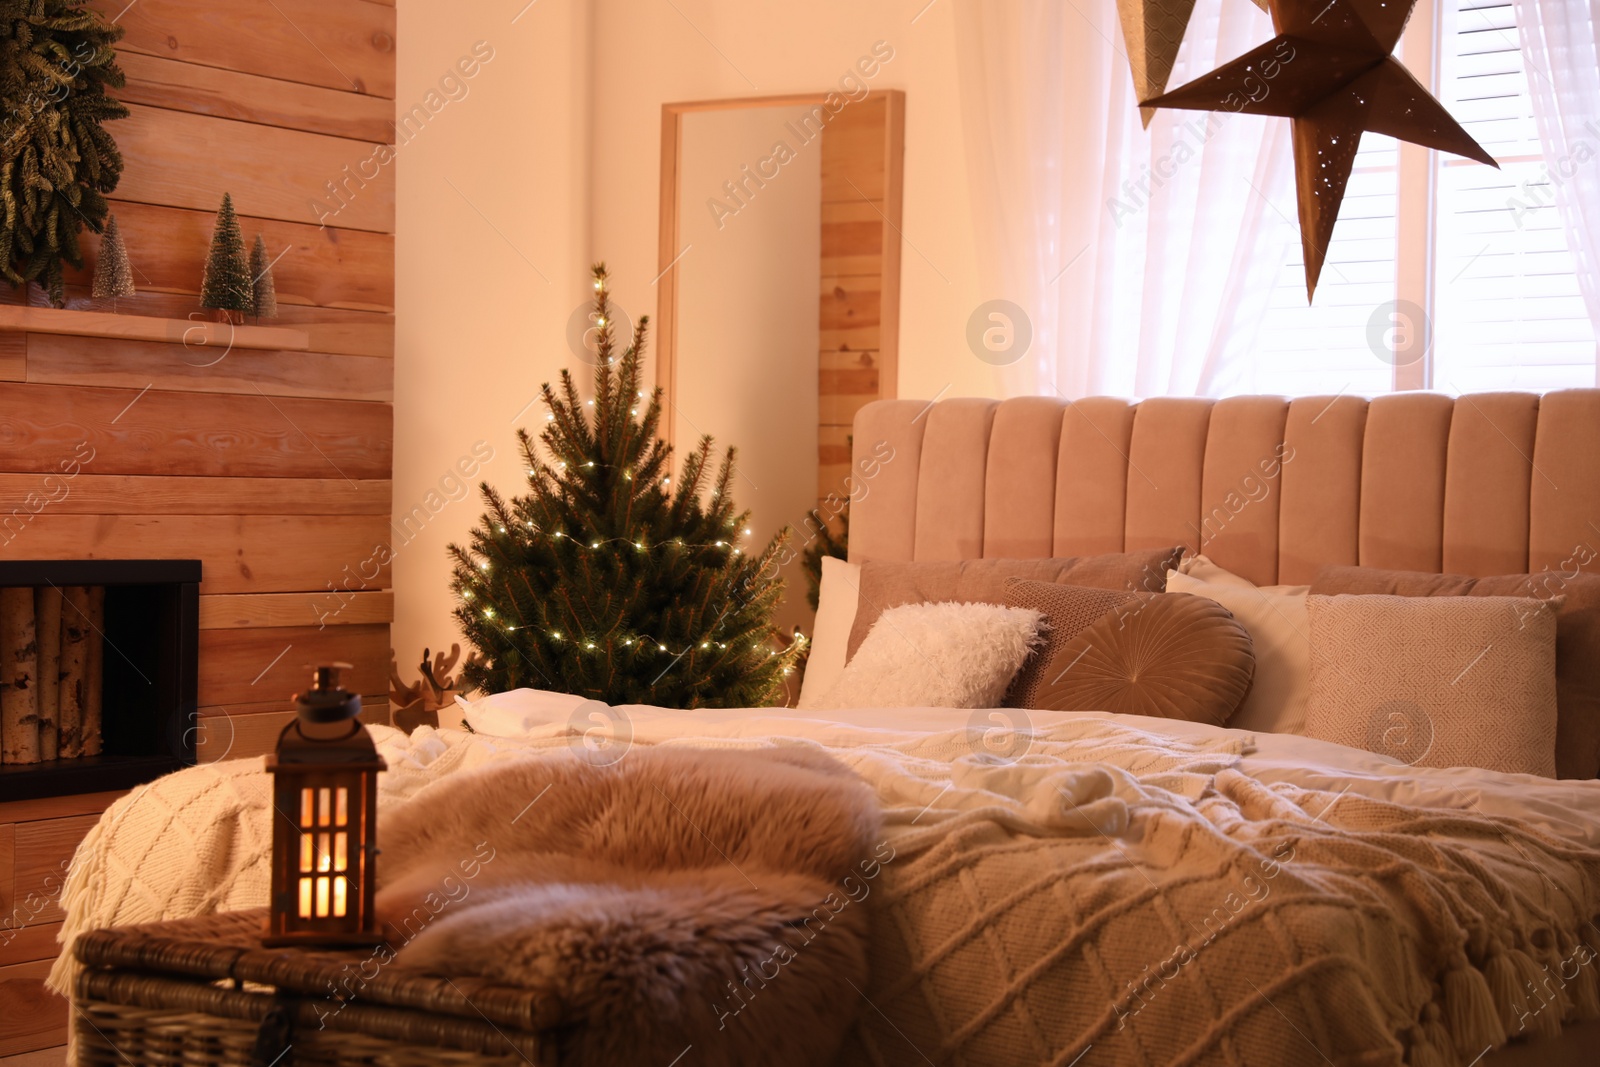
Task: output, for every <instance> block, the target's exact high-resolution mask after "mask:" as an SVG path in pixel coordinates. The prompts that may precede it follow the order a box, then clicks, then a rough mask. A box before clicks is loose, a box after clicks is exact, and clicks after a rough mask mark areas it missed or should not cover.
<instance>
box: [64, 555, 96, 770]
mask: <svg viewBox="0 0 1600 1067" xmlns="http://www.w3.org/2000/svg"><path fill="white" fill-rule="evenodd" d="M89 632H90V631H89V590H87V589H85V588H84V587H83V586H81V585H72V586H68V587H67V589H66V603H64V604H63V605H62V607H61V711H60V720H59V721H60V724H61V745H60V749H59V751H60V756H61V758H62V759H77V758H78V757H79V756H82V755H83V704H84V699H85V697H87V696H88V693H89V642H88V640H87V637H88V635H89Z"/></svg>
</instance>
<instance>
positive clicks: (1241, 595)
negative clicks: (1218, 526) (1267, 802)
mask: <svg viewBox="0 0 1600 1067" xmlns="http://www.w3.org/2000/svg"><path fill="white" fill-rule="evenodd" d="M1310 589H1311V587H1310V586H1308V585H1262V586H1258V585H1255V584H1254V583H1252V582H1251V581H1250V580H1249V579H1246V578H1241V577H1239V576H1238V575H1237V574H1234V573H1233V572H1232V571H1227V570H1224V569H1222V568H1221V567H1219V566H1217V565H1216V564H1215V563H1212V562H1211V561H1210V560H1209V559H1207V558H1206V557H1204V556H1192V557H1190V558H1189V559H1186V560H1184V561H1183V564H1182V570H1176V571H1168V572H1167V592H1169V593H1193V594H1194V595H1195V596H1203V597H1208V598H1210V599H1211V600H1214V601H1216V602H1217V603H1218V604H1221V605H1222V606H1223V607H1225V608H1227V609H1228V610H1229V611H1231V612H1232V613H1233V617H1234V618H1235V619H1237V620H1238V621H1239V623H1240V625H1242V626H1243V627H1244V628H1245V630H1246V631H1247V632H1248V633H1249V634H1250V643H1251V645H1253V646H1254V649H1255V655H1256V671H1255V678H1254V679H1253V680H1252V681H1251V683H1250V692H1249V693H1248V694H1246V696H1245V698H1244V703H1242V704H1240V705H1239V710H1238V711H1236V712H1234V714H1233V717H1232V718H1231V719H1229V720H1228V723H1227V725H1228V726H1229V727H1231V728H1233V729H1236V730H1254V731H1258V732H1261V733H1273V734H1304V733H1305V732H1306V701H1307V700H1308V699H1309V697H1310V694H1311V627H1310V623H1309V622H1308V621H1307V618H1306V594H1307V593H1308V592H1310Z"/></svg>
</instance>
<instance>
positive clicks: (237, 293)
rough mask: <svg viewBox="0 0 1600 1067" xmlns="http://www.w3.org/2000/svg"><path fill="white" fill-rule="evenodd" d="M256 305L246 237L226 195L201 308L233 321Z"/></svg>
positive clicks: (214, 235)
mask: <svg viewBox="0 0 1600 1067" xmlns="http://www.w3.org/2000/svg"><path fill="white" fill-rule="evenodd" d="M254 305H255V290H254V287H253V286H252V285H251V284H250V261H249V259H248V258H247V257H246V256H245V251H244V234H243V233H241V232H240V230H239V219H238V216H236V215H234V213H233V197H232V196H230V195H229V194H227V193H223V194H222V207H221V208H220V209H218V211H217V226H216V229H214V230H212V231H211V254H210V255H209V256H207V257H206V273H205V278H204V280H203V281H201V283H200V306H201V307H203V308H215V309H217V310H218V311H221V312H223V313H224V314H223V318H224V319H225V320H226V321H229V322H232V321H233V315H232V313H233V312H239V313H241V314H242V313H244V312H247V311H249V310H250V309H251V308H252V307H253V306H254Z"/></svg>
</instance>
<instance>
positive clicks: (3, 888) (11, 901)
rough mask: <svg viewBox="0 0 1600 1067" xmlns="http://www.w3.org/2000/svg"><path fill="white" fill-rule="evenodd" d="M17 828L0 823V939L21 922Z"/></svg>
mask: <svg viewBox="0 0 1600 1067" xmlns="http://www.w3.org/2000/svg"><path fill="white" fill-rule="evenodd" d="M16 874H17V828H16V826H15V824H13V823H0V940H4V937H5V936H6V934H5V931H7V930H9V929H10V928H11V927H14V926H16V925H18V924H20V923H21V921H22V916H20V915H18V914H17V910H16V909H17V895H16V883H17V877H16Z"/></svg>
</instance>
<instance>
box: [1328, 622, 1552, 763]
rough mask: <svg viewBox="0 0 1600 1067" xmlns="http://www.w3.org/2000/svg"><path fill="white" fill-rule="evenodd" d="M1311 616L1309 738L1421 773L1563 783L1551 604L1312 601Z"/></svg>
mask: <svg viewBox="0 0 1600 1067" xmlns="http://www.w3.org/2000/svg"><path fill="white" fill-rule="evenodd" d="M1307 610H1308V615H1309V619H1310V627H1311V697H1310V701H1309V703H1308V706H1307V709H1306V734H1307V736H1309V737H1315V738H1318V739H1320V740H1323V741H1334V742H1337V743H1339V744H1341V745H1350V746H1352V747H1354V748H1364V749H1367V750H1368V751H1370V752H1376V753H1378V754H1379V755H1383V756H1390V757H1392V758H1394V759H1397V760H1399V761H1400V762H1402V763H1407V764H1412V765H1415V766H1422V767H1482V768H1484V769H1486V770H1492V771H1513V772H1521V773H1525V774H1538V775H1543V776H1544V777H1547V778H1553V777H1555V773H1556V616H1555V610H1554V605H1553V604H1552V602H1550V601H1539V600H1532V599H1528V598H1524V597H1454V596H1452V597H1402V596H1312V597H1308V598H1307Z"/></svg>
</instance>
